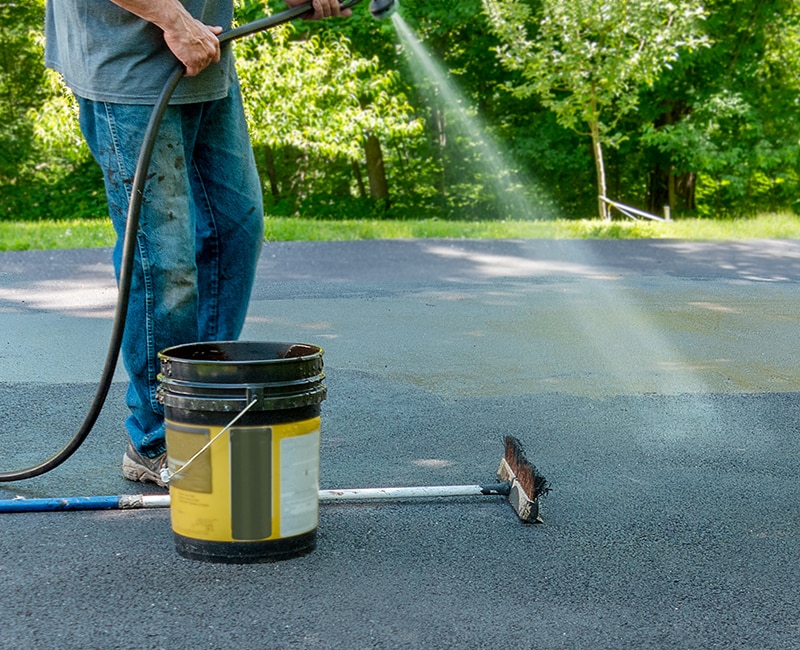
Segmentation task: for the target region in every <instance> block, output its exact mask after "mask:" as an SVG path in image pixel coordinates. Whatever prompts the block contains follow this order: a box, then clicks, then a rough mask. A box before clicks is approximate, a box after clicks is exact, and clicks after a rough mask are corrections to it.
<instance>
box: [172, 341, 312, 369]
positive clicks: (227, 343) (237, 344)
mask: <svg viewBox="0 0 800 650" xmlns="http://www.w3.org/2000/svg"><path fill="white" fill-rule="evenodd" d="M267 345H269V346H286V347H287V348H288V349H291V348H292V347H295V346H297V347H303V348H310V349H313V352H310V353H308V354H300V355H297V356H291V357H278V358H275V359H202V358H201V359H193V358H190V357H187V356H176V353H177V352H179V351H180V350H182V349H183V350H188V349H191V348H195V349H196V348H199V347H201V346H209V347H210V346H227V347H245V346H250V347H256V346H267ZM324 354H325V349H324V348H322V347H321V346H319V345H314V344H313V343H297V342H289V341H252V340H245V341H243V340H228V341H194V342H190V343H179V344H178V345H171V346H169V347H167V348H164V349H163V350H161V351H160V352H159V353H158V358H159V360H161V361H173V362H176V363H186V364H213V365H223V364H231V363H235V364H236V365H237V366H238V365H257V364H264V363H269V364H283V363H285V364H288V363H296V362H298V361H312V360H314V359H319V358H321V357H322V356H323V355H324Z"/></svg>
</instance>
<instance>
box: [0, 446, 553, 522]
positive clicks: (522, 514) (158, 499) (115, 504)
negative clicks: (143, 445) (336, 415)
mask: <svg viewBox="0 0 800 650" xmlns="http://www.w3.org/2000/svg"><path fill="white" fill-rule="evenodd" d="M504 443H505V454H504V455H503V458H502V459H501V460H500V467H498V469H497V478H498V482H496V483H491V484H488V485H439V486H419V487H384V488H353V489H338V490H320V491H319V500H320V501H321V502H325V503H337V502H345V501H354V502H355V501H361V502H364V501H376V502H380V501H383V502H385V501H400V500H408V499H430V498H437V497H469V496H504V497H506V499H507V500H508V502H509V503H510V504H511V507H512V508H513V509H514V512H516V513H517V516H518V517H519V518H520V520H521V521H523V522H525V523H542V518H541V515H540V512H539V497H540V496H544V495H546V494H547V493H548V492H550V489H551V488H550V486H549V484H548V482H547V479H545V478H544V476H542V475H541V474H539V472H538V471H537V470H536V468H535V467H534V466H533V465H532V464H531V463H530V462H529V461H528V459H527V457H526V456H525V451H524V450H523V448H522V444H521V443H520V441H519V440H518V439H517V438H515V437H514V436H506V437H505V439H504ZM169 504H170V498H169V495H168V494H123V495H118V496H94V497H58V498H37V499H25V498H22V497H18V498H16V499H3V500H0V513H10V512H53V511H63V510H133V509H139V508H166V507H169Z"/></svg>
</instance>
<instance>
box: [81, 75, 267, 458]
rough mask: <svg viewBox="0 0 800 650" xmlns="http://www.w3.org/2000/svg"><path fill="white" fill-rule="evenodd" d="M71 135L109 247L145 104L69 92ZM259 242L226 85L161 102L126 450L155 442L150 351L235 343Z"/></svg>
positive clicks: (239, 113) (138, 270)
mask: <svg viewBox="0 0 800 650" xmlns="http://www.w3.org/2000/svg"><path fill="white" fill-rule="evenodd" d="M78 101H79V104H80V121H81V130H82V131H83V134H84V137H85V138H86V141H87V143H88V145H89V148H90V149H91V151H92V154H93V155H94V157H95V159H96V160H97V162H98V163H99V164H100V167H101V168H102V170H103V175H104V178H105V188H106V197H107V199H108V208H109V212H110V215H111V220H112V222H113V224H114V229H115V230H116V233H117V245H116V247H115V249H114V267H115V269H116V275H117V280H119V271H120V263H121V256H122V239H123V234H124V232H125V220H126V216H127V210H128V201H129V198H130V192H131V185H132V183H133V175H134V170H135V168H136V162H137V159H138V156H139V148H140V146H141V143H142V137H143V134H144V131H145V128H146V125H147V122H148V120H149V118H150V113H151V111H152V107H151V106H137V105H128V104H110V103H104V102H94V101H89V100H85V99H79V100H78ZM263 238H264V209H263V204H262V195H261V187H260V184H259V179H258V174H257V172H256V167H255V160H254V157H253V150H252V147H251V145H250V139H249V136H248V132H247V125H246V123H245V117H244V112H243V110H242V101H241V94H240V91H239V88H238V85H237V84H234V86H233V87H232V88H231V91H230V93H229V96H228V97H227V98H225V99H220V100H217V101H211V102H205V103H197V104H186V105H176V106H170V107H169V108H168V110H167V112H166V114H165V116H164V120H163V122H162V124H161V128H160V131H159V136H158V142H157V144H156V146H155V150H154V152H153V159H152V162H151V164H150V169H149V174H148V181H147V184H146V186H145V190H144V198H143V205H142V211H141V217H140V224H139V233H138V236H137V242H136V245H137V246H136V255H135V261H134V271H133V274H132V286H131V295H130V300H129V307H128V316H127V321H126V323H125V330H124V334H123V341H122V350H121V352H122V358H123V361H124V363H125V368H126V370H127V372H128V376H129V378H130V384H129V386H128V393H127V403H128V407H129V408H130V411H131V414H130V417H128V420H127V422H126V427H127V430H128V434H129V436H130V439H131V442H132V443H133V445H134V447H136V449H137V450H138V451H139V452H140V453H142V454H144V455H146V456H150V457H153V456H157V455H158V454H160V453H162V452H163V451H164V450H165V448H166V446H165V442H164V411H163V407H162V406H161V405H160V404H159V403H158V400H157V397H156V390H157V388H158V372H159V361H158V353H159V351H161V350H163V349H164V348H167V347H169V346H172V345H179V344H182V343H191V342H195V341H221V340H234V339H236V338H238V336H239V334H240V332H241V329H242V326H243V324H244V319H245V316H246V313H247V306H248V302H249V300H250V291H251V289H252V286H253V278H254V275H255V270H256V264H257V261H258V256H259V253H260V250H261V243H262V241H263Z"/></svg>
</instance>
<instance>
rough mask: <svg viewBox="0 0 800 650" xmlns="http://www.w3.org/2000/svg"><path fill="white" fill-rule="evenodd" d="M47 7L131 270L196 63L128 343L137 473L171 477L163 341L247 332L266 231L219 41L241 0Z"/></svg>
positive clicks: (155, 213)
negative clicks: (155, 110) (136, 190)
mask: <svg viewBox="0 0 800 650" xmlns="http://www.w3.org/2000/svg"><path fill="white" fill-rule="evenodd" d="M286 2H287V4H288V5H290V6H295V5H297V4H300V3H301V2H302V0H286ZM313 6H314V14H313V16H312V18H313V19H320V18H323V17H327V16H339V15H347V14H349V13H350V12H349V11H342V10H341V9H340V7H339V3H338V2H337V0H314V3H313ZM46 8H47V13H46V28H45V35H46V47H45V62H46V65H47V66H48V67H50V68H53V69H55V70H57V71H59V72H60V73H61V74H62V76H63V77H64V79H65V82H66V83H67V85H68V86H69V87H70V89H71V90H72V92H73V93H74V94H75V96H76V97H77V99H78V104H79V107H80V124H81V130H82V132H83V135H84V137H85V139H86V142H87V144H88V145H89V148H90V149H91V151H92V154H93V156H94V158H95V159H96V160H97V162H98V164H99V165H100V167H101V168H102V170H103V175H104V179H105V188H106V197H107V200H108V208H109V213H110V216H111V220H112V222H113V224H114V228H115V230H116V232H117V245H116V247H115V249H114V266H115V269H116V274H117V279H119V272H120V263H121V256H122V239H123V234H124V232H125V219H126V215H127V210H128V202H129V198H130V190H131V185H132V181H133V175H134V170H135V168H136V162H137V159H138V155H139V149H140V147H141V143H142V138H143V134H144V132H145V129H146V126H147V123H148V121H149V119H150V114H151V112H152V107H153V105H154V103H155V101H156V99H157V97H158V95H159V94H160V92H161V90H162V88H163V86H164V84H165V83H166V80H167V78H168V77H169V76H170V74H171V73H172V71H173V70H174V69H175V66H176V65H177V64H178V62H180V63H181V64H182V65H183V66H184V67H185V69H186V75H185V77H184V78H183V79H182V80H181V83H180V84H179V85H178V87H177V89H176V90H175V93H174V94H173V96H172V99H171V101H170V106H169V108H168V110H167V112H166V114H165V115H164V118H163V121H162V124H161V127H160V130H159V136H158V142H157V144H156V147H155V149H154V151H153V158H152V161H151V164H150V168H149V174H148V182H147V184H146V187H145V190H144V198H143V205H142V210H141V216H140V225H139V233H138V236H137V243H136V256H135V262H134V270H133V273H132V282H131V296H130V300H129V308H128V316H127V321H126V324H125V331H124V335H123V341H122V350H121V352H122V358H123V361H124V363H125V368H126V370H127V371H128V375H129V377H130V384H129V387H128V393H127V403H128V407H129V408H130V416H129V417H128V419H127V421H126V428H127V432H128V437H129V442H128V448H127V450H126V452H125V455H124V457H123V464H122V471H123V475H124V476H125V478H127V479H129V480H132V481H148V482H153V483H157V484H159V485H162V486H163V485H164V484H163V482H162V480H161V476H160V470H161V469H162V468H163V467H164V465H165V452H166V445H165V441H164V416H163V408H162V406H161V405H160V404H159V403H158V400H157V397H156V389H157V387H158V379H157V375H158V370H159V362H158V352H159V351H160V350H163V349H164V348H167V347H170V346H173V345H179V344H182V343H190V342H194V341H213V340H234V339H236V338H238V336H239V334H240V332H241V329H242V326H243V324H244V319H245V315H246V313H247V306H248V302H249V300H250V291H251V289H252V286H253V279H254V275H255V270H256V264H257V261H258V256H259V253H260V249H261V242H262V240H263V232H264V226H263V205H262V198H261V197H262V195H261V187H260V184H259V179H258V175H257V173H256V167H255V161H254V157H253V152H252V148H251V146H250V140H249V136H248V133H247V127H246V123H245V117H244V111H243V109H242V100H241V93H240V91H239V86H238V83H237V80H236V72H235V70H234V66H233V57H232V54H231V51H230V47H226V48H221V47H220V43H219V41H218V39H217V36H218V35H219V34H221V33H222V31H223V28H228V27H229V26H230V24H231V20H232V17H233V0H48V1H47V6H46Z"/></svg>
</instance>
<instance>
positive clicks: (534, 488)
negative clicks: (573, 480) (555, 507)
mask: <svg viewBox="0 0 800 650" xmlns="http://www.w3.org/2000/svg"><path fill="white" fill-rule="evenodd" d="M504 442H505V448H506V451H505V459H506V462H507V463H508V465H509V467H511V470H512V471H513V472H514V475H515V476H516V477H517V481H518V482H519V485H520V487H521V488H522V489H523V490H524V491H525V493H526V494H527V495H528V497H529V498H530V499H531V501H534V500H536V499H537V498H538V497H539V496H544V495H546V494H547V493H548V492H550V490H551V489H552V488H551V487H550V484H549V483H548V482H547V479H546V478H545V477H544V476H542V475H541V474H539V472H538V471H537V470H536V468H535V467H534V466H533V465H532V464H531V463H530V462H529V461H528V458H527V456H525V450H524V449H523V448H522V443H521V442H520V441H519V440H518V439H517V438H515V437H514V436H506V437H505V439H504Z"/></svg>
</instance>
